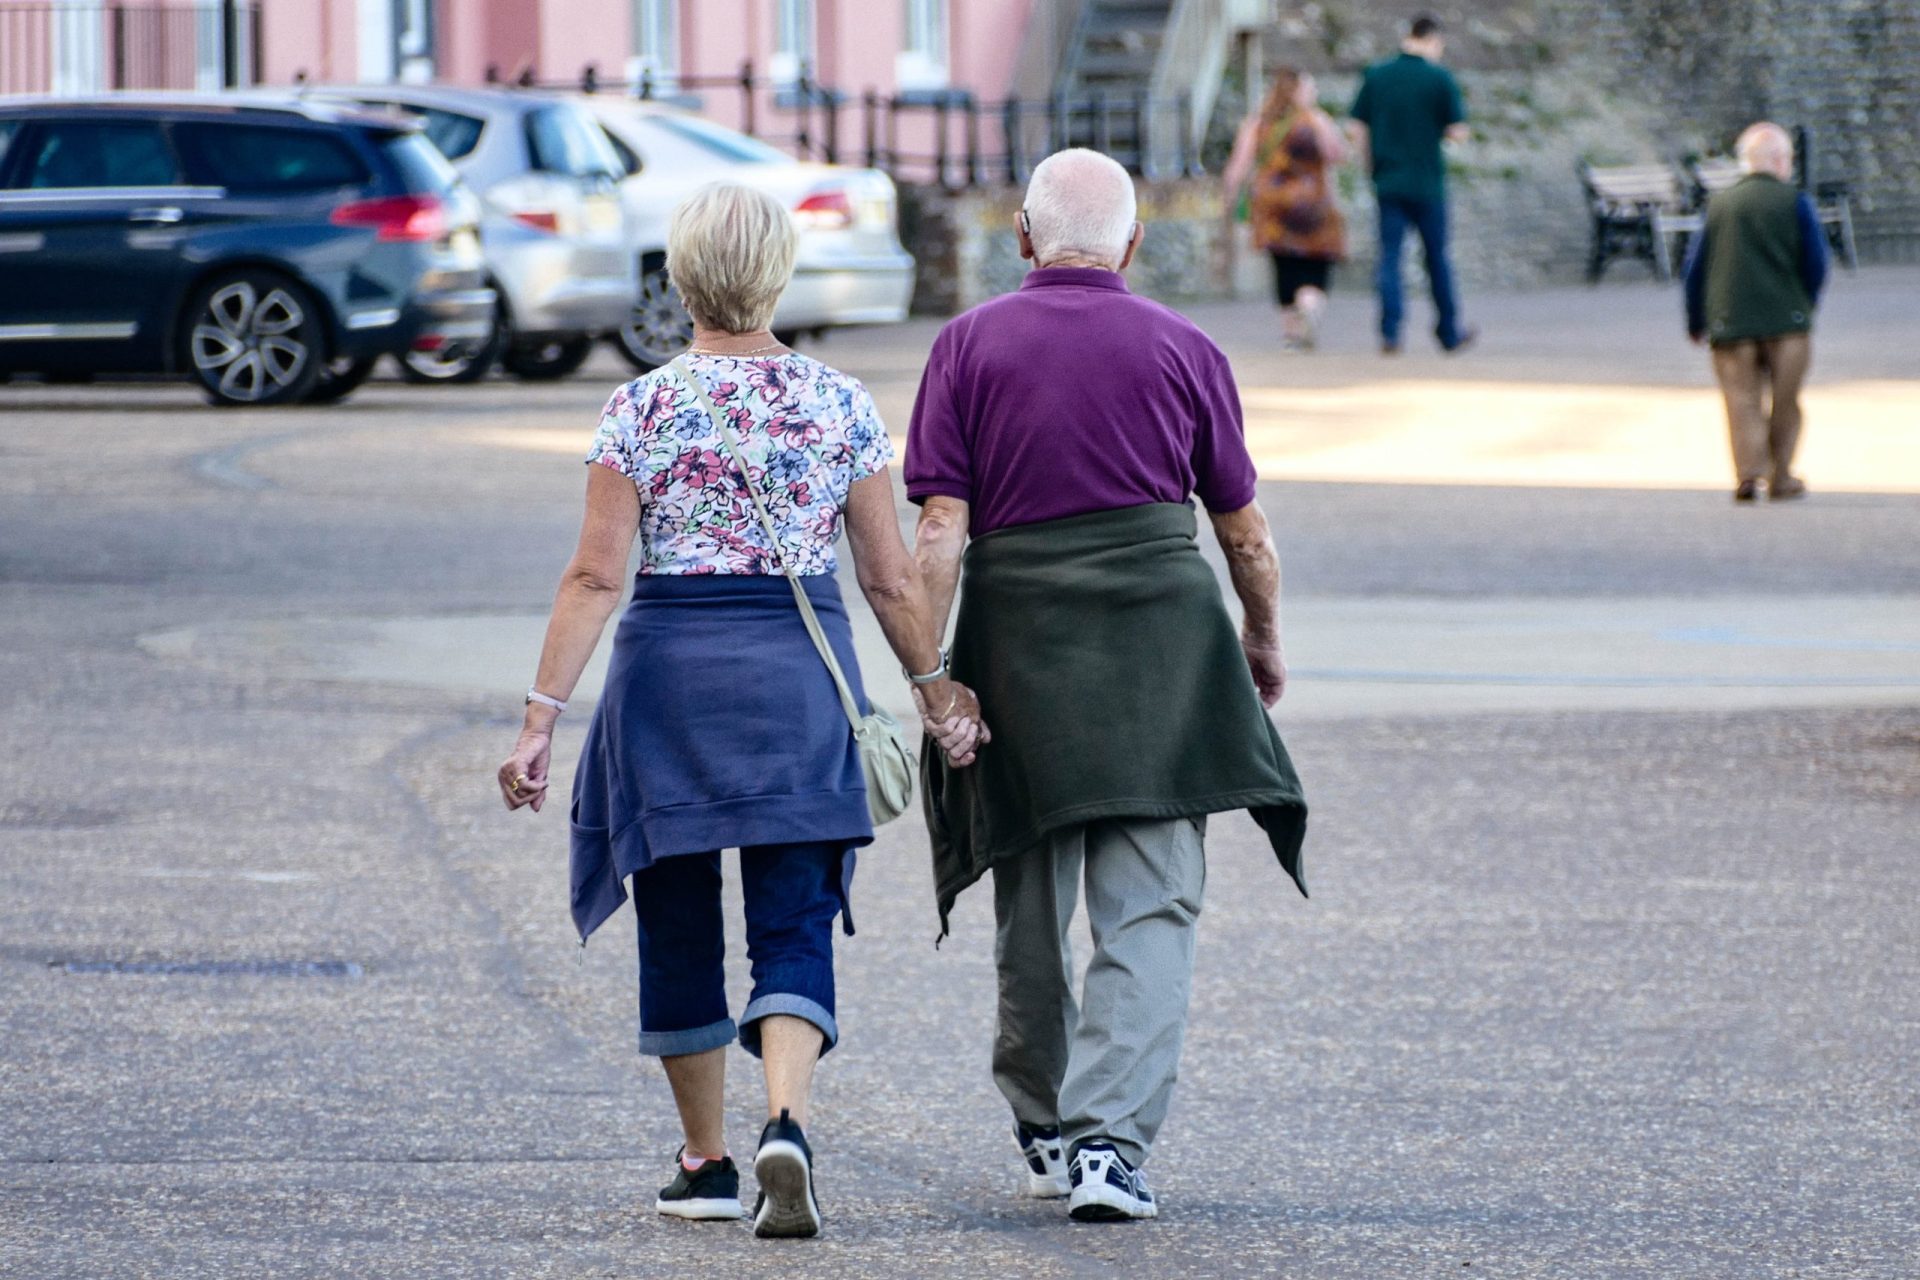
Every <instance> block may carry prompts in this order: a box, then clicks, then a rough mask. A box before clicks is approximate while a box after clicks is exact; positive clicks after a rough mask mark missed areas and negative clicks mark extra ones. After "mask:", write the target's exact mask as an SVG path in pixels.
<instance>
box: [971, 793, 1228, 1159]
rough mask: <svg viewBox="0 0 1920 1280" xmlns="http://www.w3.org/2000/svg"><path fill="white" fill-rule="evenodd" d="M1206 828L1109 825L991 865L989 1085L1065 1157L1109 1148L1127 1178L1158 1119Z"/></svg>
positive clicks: (1120, 821)
mask: <svg viewBox="0 0 1920 1280" xmlns="http://www.w3.org/2000/svg"><path fill="white" fill-rule="evenodd" d="M1206 831H1207V823H1206V819H1205V818H1174V819H1146V818H1107V819H1102V820H1100V821H1097V822H1090V823H1087V824H1084V825H1082V826H1076V827H1069V828H1066V829H1064V830H1061V831H1057V832H1054V833H1053V834H1052V836H1051V837H1050V838H1049V839H1047V840H1044V841H1042V842H1041V843H1040V844H1038V845H1036V846H1035V847H1033V848H1031V849H1028V850H1027V851H1025V852H1024V853H1022V854H1020V855H1018V856H1017V857H1013V858H1006V859H1003V860H1001V861H1000V862H997V863H995V864H994V867H993V912H994V920H995V923H996V926H997V929H996V933H995V937H994V960H995V963H996V964H997V965H998V967H999V971H1000V1028H999V1034H998V1035H997V1036H996V1037H995V1039H994V1044H993V1079H994V1083H995V1084H997V1085H999V1086H1000V1092H1001V1093H1002V1094H1003V1095H1005V1097H1006V1099H1007V1102H1008V1103H1009V1104H1010V1105H1011V1106H1012V1107H1013V1114H1014V1118H1015V1119H1017V1120H1019V1121H1020V1122H1021V1123H1022V1124H1025V1125H1028V1126H1042V1127H1051V1126H1053V1125H1056V1124H1057V1125H1059V1127H1060V1131H1061V1136H1062V1137H1063V1138H1064V1139H1065V1141H1066V1145H1067V1147H1068V1149H1069V1150H1071V1149H1073V1148H1074V1147H1076V1146H1079V1145H1081V1144H1083V1143H1087V1142H1093V1141H1106V1142H1111V1143H1112V1144H1113V1145H1114V1147H1115V1149H1117V1150H1118V1151H1119V1152H1120V1154H1121V1156H1123V1157H1124V1158H1125V1159H1126V1160H1127V1161H1128V1162H1129V1163H1131V1164H1133V1165H1135V1166H1136V1167H1137V1166H1139V1165H1141V1164H1144V1163H1145V1162H1146V1158H1147V1153H1148V1151H1149V1149H1150V1148H1151V1147H1152V1146H1153V1138H1154V1134H1156V1133H1157V1132H1159V1129H1160V1125H1161V1123H1162V1122H1163V1121H1165V1120H1166V1118H1167V1107H1168V1104H1169V1103H1170V1102H1171V1101H1172V1099H1173V1083H1174V1078H1175V1076H1176V1075H1178V1073H1179V1068H1180V1044H1181V1041H1182V1040H1183V1039H1184V1038H1185V1035H1186V1029H1187V998H1188V995H1189V994H1190V993H1191V991H1192V988H1193V940H1194V924H1195V922H1196V921H1197V920H1198V919H1199V916H1200V898H1201V894H1202V892H1203V891H1204V889H1205V888H1206V882H1207V862H1206V852H1205V847H1204V846H1205V841H1206ZM1083 869H1084V872H1085V876H1086V882H1087V919H1088V923H1089V924H1090V925H1091V927H1092V931H1093V960H1092V962H1091V963H1090V964H1089V965H1088V966H1087V979H1086V990H1085V993H1084V996H1083V998H1082V999H1081V1000H1080V1001H1079V1002H1078V1003H1076V1001H1075V1000H1074V993H1073V954H1072V944H1071V943H1070V942H1069V941H1068V937H1067V930H1068V927H1069V926H1070V925H1071V924H1072V921H1073V907H1074V900H1075V898H1076V897H1077V894H1078V889H1079V881H1080V878H1081V874H1082V871H1083Z"/></svg>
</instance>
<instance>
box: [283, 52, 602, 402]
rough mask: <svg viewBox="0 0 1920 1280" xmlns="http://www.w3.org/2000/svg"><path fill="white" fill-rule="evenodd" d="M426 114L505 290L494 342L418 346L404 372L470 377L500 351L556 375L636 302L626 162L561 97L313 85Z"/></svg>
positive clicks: (513, 365) (510, 363) (509, 366)
mask: <svg viewBox="0 0 1920 1280" xmlns="http://www.w3.org/2000/svg"><path fill="white" fill-rule="evenodd" d="M306 96H315V97H327V98H336V99H338V98H346V99H351V100H353V101H356V102H363V103H369V104H377V105H381V106H387V107H391V108H396V109H398V110H400V111H403V112H406V113H408V114H410V115H416V116H419V117H420V118H421V119H422V120H423V122H424V124H425V129H426V135H427V138H428V140H429V141H430V142H432V143H433V144H434V146H436V147H438V148H439V150H440V152H441V154H443V155H445V156H446V157H447V159H449V160H451V161H452V162H453V166H454V168H455V169H456V170H458V172H459V174H460V176H461V178H462V179H464V180H465V182H466V185H467V186H468V187H470V188H472V190H473V191H474V192H475V193H476V194H477V195H478V196H479V197H480V203H481V209H482V216H481V223H480V241H481V247H482V249H483V251H484V252H485V254H486V259H487V266H488V269H489V271H490V273H491V275H492V277H493V278H492V283H493V285H494V287H495V288H496V289H497V290H498V291H499V294H500V313H499V317H498V319H499V324H498V328H497V330H496V336H495V340H494V342H493V343H492V344H490V345H488V346H485V347H482V348H479V349H467V350H449V351H446V352H415V353H413V354H412V355H410V356H408V357H407V360H406V366H407V373H408V374H409V376H411V377H413V378H415V379H418V380H425V381H446V382H465V381H472V380H474V379H477V378H479V377H481V376H483V375H484V374H485V373H486V372H487V370H488V369H489V368H490V367H491V366H492V364H493V362H494V360H495V359H496V358H498V360H499V361H500V363H501V364H502V366H504V367H505V368H506V370H507V371H508V372H509V373H513V374H517V375H519V376H520V377H523V378H560V377H565V376H566V375H567V374H570V373H572V372H573V371H574V370H576V369H578V368H579V367H580V366H581V364H582V363H584V362H585V361H586V358H587V356H588V355H589V354H590V353H591V352H592V350H593V342H594V340H595V339H596V338H599V337H603V336H607V335H612V334H616V333H618V332H619V331H620V330H621V329H622V328H623V327H624V326H626V325H627V324H628V323H629V321H630V320H631V317H632V312H633V307H634V302H635V299H636V298H637V297H638V279H637V274H636V272H637V266H638V264H637V263H636V261H635V258H634V255H633V252H632V250H631V247H630V246H631V244H632V242H633V236H634V232H633V230H632V229H631V228H629V226H628V225H627V218H626V211H625V208H624V205H623V202H622V199H621V195H620V188H619V181H620V178H621V177H622V176H623V175H624V166H623V164H622V163H621V159H620V157H619V155H618V154H617V153H616V152H615V151H614V149H613V148H612V147H611V146H610V145H609V143H608V141H607V138H606V135H605V134H604V133H603V132H602V131H601V130H600V129H599V128H597V127H595V122H594V120H593V118H592V117H591V116H590V115H589V114H588V113H587V112H585V111H583V110H582V109H581V108H580V107H579V106H577V105H575V104H574V103H572V102H570V101H566V100H564V99H560V98H556V97H552V96H548V95H542V94H533V93H525V92H520V91H515V90H507V89H458V88H448V87H444V86H439V85H359V86H353V87H346V88H328V89H311V90H307V91H306Z"/></svg>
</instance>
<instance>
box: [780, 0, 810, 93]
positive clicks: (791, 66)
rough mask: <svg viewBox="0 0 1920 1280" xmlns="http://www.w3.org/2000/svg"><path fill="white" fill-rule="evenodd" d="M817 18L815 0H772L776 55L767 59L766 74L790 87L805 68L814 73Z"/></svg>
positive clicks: (797, 80)
mask: <svg viewBox="0 0 1920 1280" xmlns="http://www.w3.org/2000/svg"><path fill="white" fill-rule="evenodd" d="M814 19H815V13H814V0H773V56H772V57H771V58H769V59H768V60H767V76H768V78H769V79H771V80H772V81H773V82H774V84H776V85H778V86H780V87H782V88H790V87H792V86H793V85H796V84H798V83H799V82H800V72H801V71H802V70H803V69H806V70H807V71H808V72H809V73H811V70H812V68H813V66H814V41H815V39H816V37H817V34H818V32H819V26H818V24H817V23H816V22H815V20H814Z"/></svg>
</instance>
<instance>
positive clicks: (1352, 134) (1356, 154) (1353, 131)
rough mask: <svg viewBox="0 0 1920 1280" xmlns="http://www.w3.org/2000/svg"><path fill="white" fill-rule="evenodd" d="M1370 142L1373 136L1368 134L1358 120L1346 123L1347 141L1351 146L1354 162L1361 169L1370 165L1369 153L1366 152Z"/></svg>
mask: <svg viewBox="0 0 1920 1280" xmlns="http://www.w3.org/2000/svg"><path fill="white" fill-rule="evenodd" d="M1372 140H1373V135H1372V134H1371V133H1369V132H1368V130H1367V126H1366V125H1364V124H1361V123H1360V122H1359V121H1358V120H1349V121H1347V141H1348V142H1350V143H1352V144H1353V158H1354V160H1355V161H1356V162H1357V163H1359V164H1360V165H1362V166H1363V167H1364V166H1366V165H1370V164H1371V163H1372V159H1371V153H1370V152H1369V151H1368V150H1367V147H1368V146H1369V145H1370V144H1371V142H1372Z"/></svg>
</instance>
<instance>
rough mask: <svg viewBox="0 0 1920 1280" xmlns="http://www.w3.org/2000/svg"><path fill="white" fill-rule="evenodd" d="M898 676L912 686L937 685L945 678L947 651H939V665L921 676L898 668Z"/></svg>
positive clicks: (903, 668)
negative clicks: (912, 684) (904, 678)
mask: <svg viewBox="0 0 1920 1280" xmlns="http://www.w3.org/2000/svg"><path fill="white" fill-rule="evenodd" d="M900 674H901V675H903V676H905V677H906V678H907V679H908V680H911V681H912V682H913V683H914V684H939V683H940V682H941V681H942V680H945V679H946V678H947V651H946V650H945V649H942V650H941V651H940V665H939V666H937V667H935V668H934V669H933V670H931V671H929V672H927V674H925V675H923V676H920V675H915V674H914V673H913V672H911V671H909V670H907V669H906V668H905V667H902V668H900Z"/></svg>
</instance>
